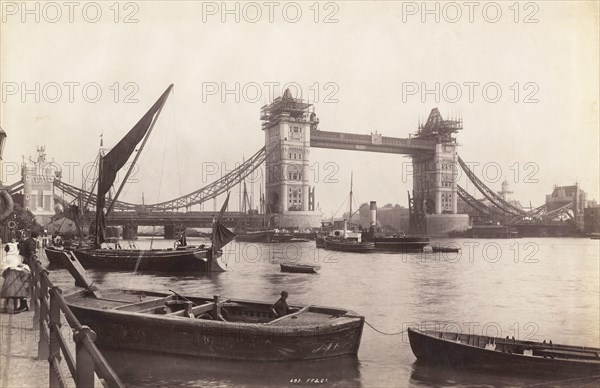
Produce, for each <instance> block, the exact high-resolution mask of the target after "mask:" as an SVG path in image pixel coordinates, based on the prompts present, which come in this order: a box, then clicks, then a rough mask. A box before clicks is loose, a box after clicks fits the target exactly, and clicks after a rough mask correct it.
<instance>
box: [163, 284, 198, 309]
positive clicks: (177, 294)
mask: <svg viewBox="0 0 600 388" xmlns="http://www.w3.org/2000/svg"><path fill="white" fill-rule="evenodd" d="M169 291H171V292H172V293H173V294H175V295H176V296H178V297H180V298H181V299H183V300H186V301H188V302H192V301H191V300H189V299H188V298H186V297H185V296H183V295H181V294H179V293H178V292H176V291H173V290H171V289H170V288H169ZM192 304H193V305H194V306H198V305H197V304H196V303H194V302H192Z"/></svg>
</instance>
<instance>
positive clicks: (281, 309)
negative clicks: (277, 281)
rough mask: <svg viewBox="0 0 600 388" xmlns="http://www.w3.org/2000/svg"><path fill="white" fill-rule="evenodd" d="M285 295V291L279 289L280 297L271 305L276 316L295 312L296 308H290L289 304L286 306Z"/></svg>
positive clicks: (286, 294)
mask: <svg viewBox="0 0 600 388" xmlns="http://www.w3.org/2000/svg"><path fill="white" fill-rule="evenodd" d="M287 297H288V293H287V291H281V298H279V300H277V302H275V303H274V304H273V306H271V310H272V311H273V312H274V313H275V315H276V316H277V317H278V318H279V317H283V316H286V315H288V314H291V313H294V312H296V309H292V308H290V306H288V304H287V302H286V300H287Z"/></svg>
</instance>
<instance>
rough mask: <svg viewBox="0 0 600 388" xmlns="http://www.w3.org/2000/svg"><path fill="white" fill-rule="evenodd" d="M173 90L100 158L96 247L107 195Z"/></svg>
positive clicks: (101, 234) (102, 237)
mask: <svg viewBox="0 0 600 388" xmlns="http://www.w3.org/2000/svg"><path fill="white" fill-rule="evenodd" d="M171 89H173V84H171V85H170V86H169V87H168V88H167V90H166V91H165V92H164V93H163V94H162V96H160V98H159V99H158V101H156V102H155V103H154V105H152V107H151V108H150V109H149V110H148V112H146V114H145V115H144V116H143V117H142V118H141V119H140V120H139V121H138V122H137V124H136V125H135V126H134V127H133V128H132V129H131V130H130V131H129V133H127V135H125V137H124V138H123V139H121V141H120V142H119V143H118V144H117V145H116V146H115V147H114V148H113V149H112V150H111V151H110V152H109V153H108V154H106V156H104V157H101V158H100V166H99V169H100V173H99V177H98V199H97V203H96V246H98V247H99V246H100V245H101V244H102V243H103V242H104V229H105V215H104V205H105V204H106V198H105V195H106V193H108V191H109V190H110V188H111V187H112V185H113V183H114V181H115V178H116V177H117V173H118V172H119V170H120V169H121V168H122V167H123V166H124V165H125V163H127V160H129V157H130V156H131V154H132V153H133V151H135V148H136V146H137V145H138V144H139V142H140V141H142V139H143V138H144V136H146V133H147V132H148V129H149V128H150V126H151V125H152V122H153V120H154V117H155V116H156V114H157V113H158V112H159V111H160V109H161V108H162V107H163V105H164V104H165V101H166V99H167V97H168V96H169V93H170V92H171Z"/></svg>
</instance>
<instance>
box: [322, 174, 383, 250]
mask: <svg viewBox="0 0 600 388" xmlns="http://www.w3.org/2000/svg"><path fill="white" fill-rule="evenodd" d="M359 210H360V208H359ZM357 212H358V210H357ZM348 214H350V217H349V218H350V219H352V216H353V213H352V176H351V177H350V212H349V213H348ZM347 226H348V221H347V220H346V219H344V229H343V230H334V231H332V232H330V234H329V235H328V236H318V237H317V242H316V245H317V248H324V249H327V250H331V251H339V252H354V253H370V252H374V251H375V244H374V243H373V242H365V241H363V239H362V233H358V232H353V231H348V227H347Z"/></svg>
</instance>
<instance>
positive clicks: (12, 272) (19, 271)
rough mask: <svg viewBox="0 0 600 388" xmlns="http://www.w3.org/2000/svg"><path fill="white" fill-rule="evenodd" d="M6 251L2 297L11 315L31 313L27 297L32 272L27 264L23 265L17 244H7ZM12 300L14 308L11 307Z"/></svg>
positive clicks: (3, 263) (3, 264)
mask: <svg viewBox="0 0 600 388" xmlns="http://www.w3.org/2000/svg"><path fill="white" fill-rule="evenodd" d="M13 240H14V239H13ZM4 251H5V252H6V259H5V260H4V261H3V262H2V278H3V283H2V288H1V289H0V297H2V298H4V299H5V300H7V301H8V306H7V307H8V308H7V310H8V312H9V313H20V312H22V311H29V306H28V304H27V297H28V296H29V288H30V284H31V270H30V268H29V266H28V265H27V264H24V263H23V256H21V255H19V252H18V250H17V247H16V243H14V242H12V243H8V244H6V245H5V247H4ZM11 300H12V302H13V306H12V307H11V306H10V302H11ZM17 304H18V305H17Z"/></svg>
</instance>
